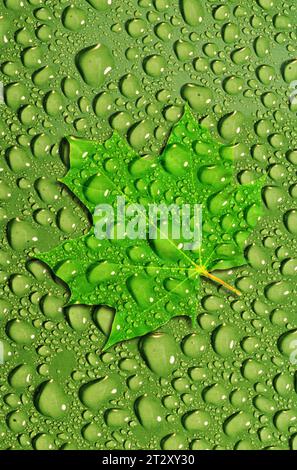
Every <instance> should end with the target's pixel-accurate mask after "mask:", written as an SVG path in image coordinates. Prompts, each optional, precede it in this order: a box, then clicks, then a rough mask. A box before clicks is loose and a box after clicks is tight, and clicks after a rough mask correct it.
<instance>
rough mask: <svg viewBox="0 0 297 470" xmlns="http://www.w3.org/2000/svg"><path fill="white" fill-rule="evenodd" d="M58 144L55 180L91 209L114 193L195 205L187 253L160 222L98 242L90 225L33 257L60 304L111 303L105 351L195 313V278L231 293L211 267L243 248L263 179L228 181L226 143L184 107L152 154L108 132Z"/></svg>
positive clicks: (238, 259) (233, 258)
mask: <svg viewBox="0 0 297 470" xmlns="http://www.w3.org/2000/svg"><path fill="white" fill-rule="evenodd" d="M68 142H69V149H70V157H69V158H70V169H69V171H68V173H67V175H66V176H65V177H64V178H63V180H62V182H63V183H64V184H65V185H66V186H67V187H68V188H69V189H70V190H71V191H72V192H73V193H74V194H75V195H76V196H77V197H78V198H79V199H80V200H81V201H82V202H83V204H84V205H85V206H86V207H87V208H88V209H89V211H90V212H91V214H94V211H95V208H96V206H98V204H102V203H108V204H110V205H111V206H112V207H113V206H115V204H116V201H117V197H119V196H122V197H125V198H126V201H127V204H131V203H137V204H141V205H142V206H143V207H144V208H147V207H148V206H149V204H161V203H165V204H166V205H169V204H172V203H175V204H177V205H178V206H179V207H181V206H182V204H189V205H194V204H197V203H199V204H200V205H201V207H202V211H203V225H202V227H203V231H202V245H201V246H199V247H198V248H197V246H196V247H193V248H192V249H191V250H188V251H185V250H183V249H182V247H183V245H182V243H184V240H183V239H179V240H175V239H173V238H172V237H171V238H170V236H169V235H168V238H167V239H162V237H161V235H160V233H161V232H160V227H158V235H157V238H156V239H154V240H152V239H149V237H148V236H147V237H146V238H145V239H142V240H139V239H136V240H131V239H130V238H127V237H126V238H124V239H119V237H118V238H115V239H107V238H106V239H104V240H99V239H98V238H97V237H96V236H95V231H94V228H92V229H91V230H90V232H89V233H88V234H87V235H86V236H83V237H80V238H77V239H72V240H69V241H66V242H65V243H63V244H62V245H60V246H58V247H56V248H55V249H53V250H51V251H49V252H47V253H43V254H41V255H40V256H39V259H41V260H42V261H44V262H45V263H47V264H48V265H49V266H50V267H51V268H52V269H53V271H54V272H55V274H56V275H57V276H58V277H59V278H61V279H62V280H63V281H64V282H66V283H67V284H68V286H69V288H70V291H71V298H70V301H69V304H73V303H81V304H87V305H97V304H105V305H109V306H111V307H114V308H115V309H116V315H115V318H114V321H113V325H112V329H111V333H110V336H109V339H108V341H107V343H106V345H105V349H106V348H108V347H110V346H112V345H114V344H115V343H117V342H119V341H122V340H127V339H130V338H134V337H137V336H141V335H144V334H146V333H148V332H150V331H153V330H156V329H157V328H159V327H160V326H161V325H163V324H165V323H166V322H167V321H168V320H170V319H171V318H172V317H174V316H177V315H188V316H190V317H192V319H194V318H196V316H197V310H198V302H199V297H198V296H199V286H200V278H201V276H202V277H206V278H210V279H212V280H213V281H215V282H218V283H220V284H222V285H223V286H224V287H225V288H226V289H229V290H231V291H232V292H233V293H235V294H240V293H239V292H238V291H237V289H235V288H234V287H232V286H229V285H228V284H226V283H225V282H224V281H223V280H221V279H219V278H218V277H216V276H214V275H213V274H211V271H213V270H224V269H229V268H233V267H238V266H241V265H243V264H245V263H246V260H245V257H244V248H245V246H246V243H247V239H248V236H249V234H250V233H251V231H252V230H253V229H254V227H255V225H256V223H257V221H258V220H259V217H260V215H261V210H262V209H261V208H262V204H261V188H262V186H263V178H259V179H258V180H256V181H255V182H254V183H253V184H246V185H240V184H238V183H237V181H236V180H235V178H234V175H233V166H234V162H233V158H232V152H230V148H228V147H226V146H224V145H222V144H219V143H217V142H215V141H214V140H213V139H212V137H211V136H210V134H209V132H208V131H207V130H206V129H204V128H202V127H201V126H200V125H199V124H198V123H197V122H196V120H195V118H194V117H193V115H192V114H191V112H190V111H189V109H188V108H186V110H185V112H184V115H183V117H182V118H181V120H180V121H179V122H178V123H177V124H176V125H175V126H174V127H173V129H172V131H171V134H170V136H169V139H168V141H167V144H166V147H165V149H164V151H163V152H162V154H161V155H160V156H158V157H151V156H145V157H140V156H139V155H138V154H137V153H135V151H134V150H133V149H132V148H130V146H129V145H128V143H127V142H126V140H124V139H123V138H122V137H120V136H119V135H117V134H115V133H114V134H113V135H112V137H111V138H110V139H109V140H107V141H106V142H104V143H96V142H90V141H86V140H79V139H76V138H73V137H72V138H69V139H68ZM149 224H150V221H147V227H146V230H147V231H148V229H149ZM115 227H116V228H117V227H118V221H117V220H115ZM116 233H117V232H116Z"/></svg>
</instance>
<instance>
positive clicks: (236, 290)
mask: <svg viewBox="0 0 297 470" xmlns="http://www.w3.org/2000/svg"><path fill="white" fill-rule="evenodd" d="M198 271H199V272H200V274H201V276H204V277H207V278H208V279H211V280H212V281H214V282H217V283H218V284H221V286H223V287H225V289H228V290H230V291H231V292H234V294H236V295H241V292H240V291H239V290H238V289H236V288H235V287H233V286H231V285H230V284H228V283H227V282H225V281H223V279H220V278H219V277H217V276H214V275H213V274H211V273H209V272H208V271H207V269H205V268H201V267H199V268H198Z"/></svg>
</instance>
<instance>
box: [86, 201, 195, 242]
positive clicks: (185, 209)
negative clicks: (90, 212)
mask: <svg viewBox="0 0 297 470" xmlns="http://www.w3.org/2000/svg"><path fill="white" fill-rule="evenodd" d="M94 232H95V236H96V238H98V239H99V240H104V239H110V240H112V239H117V240H124V239H130V240H146V239H149V240H157V239H159V240H168V239H171V240H176V241H179V243H177V247H178V248H179V249H181V250H185V251H187V250H196V249H199V248H200V247H201V244H202V206H201V205H200V204H193V205H192V204H181V205H180V206H179V205H177V204H170V205H166V204H148V205H147V206H146V207H145V206H143V205H141V204H128V203H127V201H126V198H125V196H118V197H117V201H116V207H115V208H114V206H112V205H111V204H99V205H98V206H96V208H95V211H94Z"/></svg>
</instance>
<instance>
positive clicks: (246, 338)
mask: <svg viewBox="0 0 297 470" xmlns="http://www.w3.org/2000/svg"><path fill="white" fill-rule="evenodd" d="M1 15H2V16H1V17H0V41H1V80H2V82H3V83H4V85H5V92H4V103H2V104H1V105H0V106H1V123H0V127H1V129H0V132H1V141H2V145H1V149H2V150H1V154H2V159H1V169H2V171H1V181H0V199H1V207H0V216H1V228H2V244H1V252H0V264H1V299H0V307H1V309H0V321H1V339H2V345H4V364H3V365H1V366H0V374H1V376H0V377H1V378H0V381H1V382H0V384H1V385H0V391H1V411H0V414H1V421H0V447H1V448H2V449H6V448H15V449H22V448H24V449H30V448H34V449H59V448H76V449H93V448H101V449H106V448H107V449H109V448H119V449H129V448H132V449H136V448H153V449H159V448H163V449H177V448H186V449H187V448H192V449H202V448H211V449H214V448H223V449H238V448H239V449H243V448H271V447H272V448H282V449H289V448H296V447H297V438H296V437H295V436H296V435H297V426H296V419H297V399H296V388H295V371H296V364H295V362H296V350H297V346H296V344H297V342H296V341H297V333H296V331H295V330H296V329H297V320H296V280H295V278H296V272H297V260H296V234H297V206H296V197H297V190H296V187H297V186H296V183H297V182H296V164H297V150H296V148H297V143H296V130H295V129H296V126H295V122H296V103H294V101H293V99H292V98H293V96H294V86H295V85H294V81H295V80H297V59H296V5H295V2H294V1H293V0H290V1H282V2H280V1H276V0H257V1H254V2H252V3H251V4H247V2H243V1H237V2H232V1H228V2H213V1H210V0H209V1H204V2H202V1H198V0H183V1H181V2H178V1H173V0H171V1H169V0H167V1H166V0H155V1H153V2H150V1H149V0H139V1H138V2H136V1H135V2H134V1H126V2H125V3H124V2H122V1H119V0H113V1H112V2H108V1H107V0H92V1H91V0H90V1H89V2H87V1H85V0H84V1H83V0H81V1H76V2H75V6H71V4H70V3H68V2H64V1H60V2H51V1H49V2H47V3H46V6H44V5H43V4H42V2H39V0H27V1H23V2H21V1H19V0H6V1H4V2H1ZM290 95H291V100H290V99H289V97H290ZM185 103H188V104H189V105H190V107H191V108H192V110H193V112H194V113H195V116H196V117H197V119H198V120H199V122H200V124H201V125H202V126H204V127H207V128H208V129H209V130H210V131H211V133H212V135H213V139H214V140H215V141H216V142H219V141H220V142H222V143H223V144H225V145H227V146H228V147H229V148H227V150H226V157H227V158H228V155H232V156H235V158H236V175H237V180H238V183H240V184H246V183H249V182H251V181H253V180H255V179H257V178H258V177H259V176H260V175H262V174H263V173H265V174H267V180H266V184H265V187H264V189H263V193H262V197H263V203H264V206H265V207H266V209H267V216H265V218H263V219H262V221H261V222H260V224H259V226H257V228H256V229H255V230H254V232H253V235H252V237H251V238H250V246H249V247H248V249H247V251H246V256H247V260H248V264H247V265H246V266H245V267H243V268H238V269H236V270H234V271H231V272H227V274H226V275H225V280H226V281H227V282H229V283H231V284H234V285H236V287H237V288H238V289H240V290H241V291H242V293H243V295H242V296H241V298H240V299H235V298H234V296H233V295H229V294H228V293H226V291H225V290H224V289H223V288H221V287H218V286H217V285H215V284H213V283H210V282H209V283H208V282H206V283H203V286H201V294H200V295H201V298H199V306H198V308H197V320H196V322H195V325H194V326H193V325H192V324H191V322H190V320H189V319H187V318H186V317H179V318H175V319H173V320H171V321H170V322H169V323H168V324H167V325H166V326H164V327H162V329H161V330H159V332H157V333H155V334H152V335H149V336H147V337H145V338H144V339H141V340H137V339H134V340H131V341H128V342H124V343H122V344H120V345H117V346H115V347H114V348H110V349H109V350H108V351H106V352H103V353H102V346H103V344H104V343H105V341H106V336H107V335H108V333H109V331H110V325H111V321H112V318H113V312H112V311H111V310H109V309H107V308H105V307H104V308H102V307H101V308H100V307H97V308H93V309H91V308H90V307H86V306H81V305H75V306H70V307H67V308H64V309H63V305H64V304H65V303H66V302H67V299H68V297H69V293H68V292H67V290H66V288H65V286H64V285H61V283H57V282H55V281H54V280H53V279H52V277H51V274H50V273H49V272H48V271H47V270H46V269H45V267H44V266H41V265H40V264H39V263H38V262H36V261H32V260H33V259H34V258H36V257H38V254H39V253H40V252H44V251H48V250H50V249H52V248H54V247H56V246H58V245H59V244H61V243H62V242H65V241H66V240H69V239H73V238H75V237H78V236H81V235H84V234H87V232H88V231H89V226H90V219H89V216H88V214H87V212H86V211H85V210H84V209H83V208H82V206H81V205H80V204H79V203H78V201H77V200H76V199H75V198H74V197H73V196H72V195H71V194H70V192H69V191H68V190H67V189H66V188H65V187H63V186H62V185H60V184H59V183H58V180H59V179H61V178H62V177H63V176H64V175H65V173H66V167H65V165H64V163H66V164H67V162H64V163H63V161H62V160H63V158H61V156H63V155H65V152H63V151H62V149H61V141H62V139H63V138H64V137H65V136H67V135H75V136H76V137H79V138H81V139H88V140H94V141H101V142H103V141H105V140H106V139H107V138H108V137H110V135H111V133H112V131H113V130H116V131H117V132H118V133H120V134H123V136H127V140H128V143H129V144H130V145H131V146H132V147H133V149H134V150H135V151H136V152H137V153H138V154H139V155H145V154H150V155H156V154H158V153H160V152H161V150H162V148H163V146H164V144H165V141H166V136H167V135H168V132H169V130H170V128H171V127H172V126H173V124H174V123H175V122H176V121H177V120H178V119H179V118H180V116H181V114H182V108H183V106H184V104H185ZM202 155H207V150H206V149H205V150H204V151H202ZM184 313H185V312H183V311H180V315H181V316H182V315H183V314H184Z"/></svg>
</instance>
